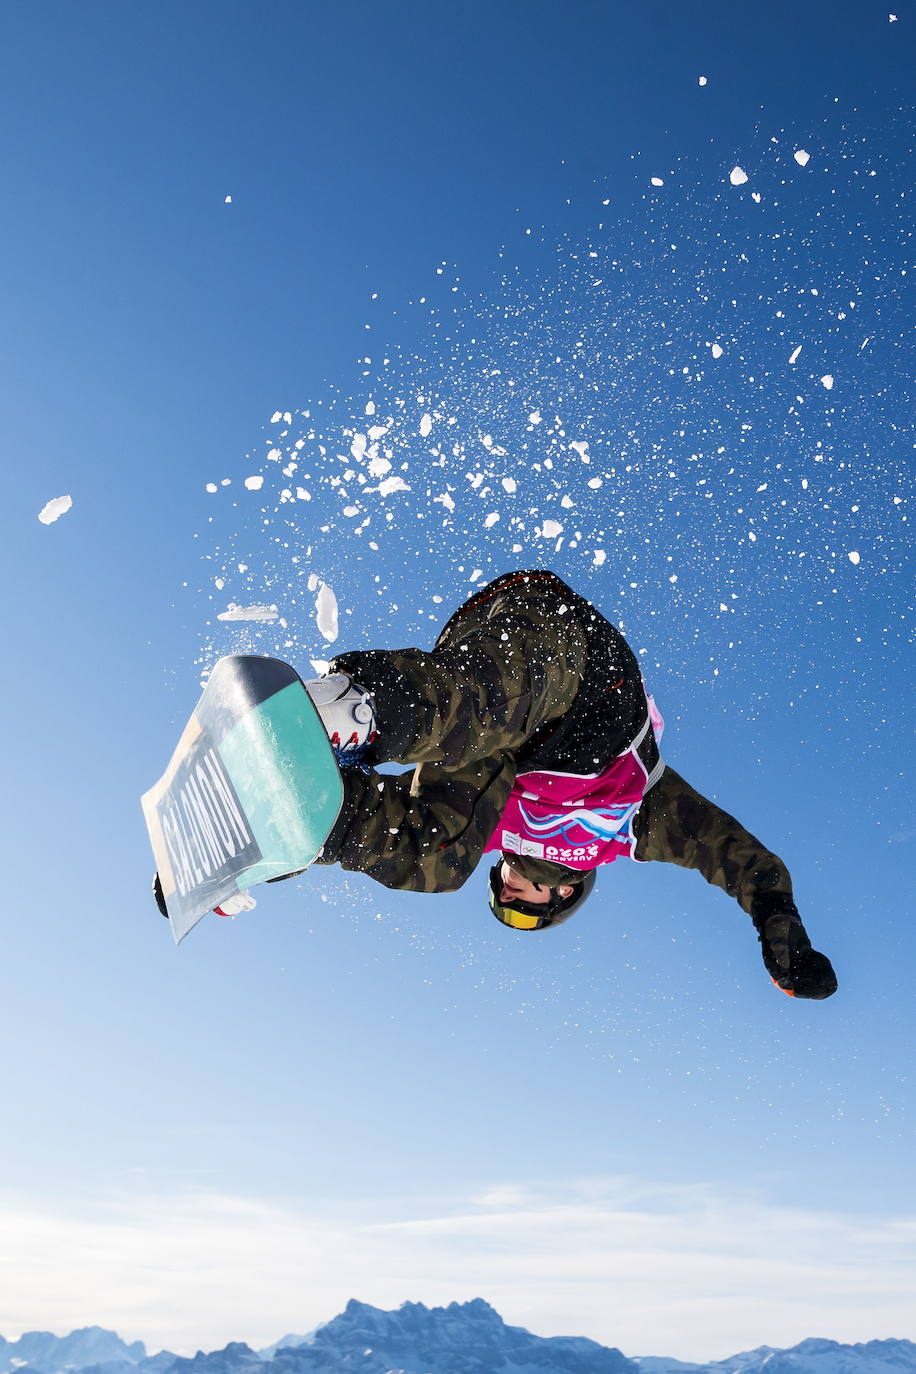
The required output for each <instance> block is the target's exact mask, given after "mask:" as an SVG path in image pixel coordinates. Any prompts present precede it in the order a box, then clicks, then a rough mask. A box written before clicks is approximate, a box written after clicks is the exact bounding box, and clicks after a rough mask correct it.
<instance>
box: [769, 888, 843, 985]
mask: <svg viewBox="0 0 916 1374" xmlns="http://www.w3.org/2000/svg"><path fill="white" fill-rule="evenodd" d="M752 919H753V922H754V925H755V927H756V929H757V934H758V938H759V940H760V946H761V953H762V955H763V962H764V965H765V966H766V971H767V973H768V974H769V975H770V977H771V978H772V980H773V982H774V983H775V984H776V986H777V987H778V988H781V989H782V991H783V992H785V993H788V995H789V996H790V997H809V998H813V999H815V1000H817V1001H822V1000H823V999H824V998H825V997H832V996H833V994H834V993H835V992H836V990H837V981H836V974H835V973H834V971H833V966H832V965H831V963H830V960H829V959H828V958H827V956H826V954H821V953H819V951H818V950H816V949H812V948H811V941H810V940H809V939H808V935H807V933H806V931H805V927H804V926H803V925H802V920H801V917H800V916H799V914H798V912H797V910H796V909H795V905H794V903H793V902H791V901H790V900H789V899H787V898H786V897H785V896H784V895H782V894H780V893H776V892H768V893H765V894H764V895H763V896H762V897H761V898H759V899H758V901H757V902H755V903H754V911H753V916H752Z"/></svg>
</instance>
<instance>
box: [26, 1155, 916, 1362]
mask: <svg viewBox="0 0 916 1374" xmlns="http://www.w3.org/2000/svg"><path fill="white" fill-rule="evenodd" d="M375 1205H376V1204H374V1206H375ZM356 1210H357V1209H356V1207H355V1206H354V1207H353V1208H352V1209H351V1212H350V1214H349V1215H348V1216H346V1217H345V1216H343V1215H341V1214H337V1215H334V1216H326V1215H322V1216H318V1215H310V1214H309V1213H307V1212H305V1211H303V1210H299V1209H296V1208H294V1207H283V1206H280V1205H277V1204H275V1203H271V1202H267V1201H261V1200H257V1199H250V1198H237V1197H227V1196H220V1195H212V1194H203V1195H193V1196H191V1195H188V1196H184V1195H175V1196H170V1197H161V1196H151V1195H144V1196H136V1197H121V1198H119V1199H108V1200H105V1201H102V1200H99V1201H97V1202H96V1203H95V1204H94V1206H93V1208H92V1215H86V1214H83V1215H78V1214H76V1213H75V1212H73V1211H70V1212H68V1213H62V1212H61V1213H54V1212H52V1211H50V1210H48V1209H43V1208H41V1207H38V1206H30V1205H27V1204H25V1203H22V1202H20V1204H19V1205H18V1206H16V1205H13V1204H12V1203H8V1204H7V1205H6V1206H2V1205H0V1234H2V1236H3V1249H2V1252H0V1293H2V1300H0V1304H2V1305H0V1330H2V1331H3V1332H4V1334H5V1335H7V1336H8V1337H9V1336H12V1335H14V1334H15V1333H17V1332H20V1331H22V1330H25V1329H34V1328H36V1327H38V1328H43V1329H52V1330H55V1331H57V1332H59V1333H63V1332H65V1331H69V1330H70V1329H72V1328H73V1327H76V1326H84V1325H87V1324H89V1323H93V1322H97V1323H99V1324H101V1325H104V1326H109V1327H112V1328H114V1329H116V1330H118V1331H119V1332H120V1334H121V1335H122V1336H124V1337H125V1338H126V1339H137V1338H140V1339H143V1340H145V1341H146V1342H147V1346H148V1348H149V1349H150V1351H153V1350H155V1349H158V1348H159V1347H160V1346H165V1347H167V1348H169V1349H172V1350H175V1351H176V1352H178V1353H193V1351H194V1350H196V1349H198V1348H202V1349H213V1348H218V1347H221V1346H223V1345H225V1344H226V1342H227V1341H229V1340H246V1341H248V1342H249V1344H251V1345H253V1346H255V1347H257V1346H260V1345H266V1344H268V1343H270V1342H271V1341H274V1340H276V1339H277V1338H278V1337H279V1336H280V1335H281V1334H283V1333H284V1332H287V1331H290V1330H296V1331H303V1332H304V1331H307V1330H309V1329H310V1328H312V1327H313V1326H315V1325H317V1324H318V1323H319V1322H322V1321H327V1320H328V1319H330V1318H331V1317H332V1316H334V1315H335V1314H336V1313H337V1312H338V1311H340V1309H341V1308H342V1307H343V1306H344V1304H345V1303H346V1301H347V1299H348V1298H350V1297H358V1298H361V1299H363V1300H364V1301H366V1302H371V1303H374V1304H376V1305H377V1306H380V1307H398V1306H400V1304H401V1303H402V1302H403V1301H404V1300H406V1299H411V1300H417V1301H422V1302H426V1303H428V1304H429V1305H435V1304H441V1303H446V1302H450V1301H452V1300H459V1301H460V1300H465V1299H468V1298H471V1297H475V1296H481V1297H485V1298H486V1299H488V1301H490V1302H492V1303H493V1305H494V1306H495V1307H496V1308H497V1310H498V1311H499V1312H500V1313H501V1314H502V1315H503V1317H504V1318H505V1319H506V1321H508V1322H510V1323H511V1324H514V1325H520V1326H527V1327H529V1328H530V1329H531V1330H533V1331H535V1332H537V1333H538V1334H539V1335H561V1334H563V1335H585V1336H591V1337H592V1338H593V1339H595V1340H599V1341H601V1342H603V1343H605V1344H608V1345H617V1346H619V1347H620V1348H621V1349H623V1350H624V1351H625V1353H627V1354H630V1355H634V1354H643V1355H645V1354H656V1355H662V1354H668V1355H675V1356H677V1357H679V1358H681V1359H697V1360H709V1359H714V1358H721V1357H723V1356H725V1355H728V1354H733V1353H735V1352H736V1351H738V1350H740V1349H747V1348H749V1347H753V1346H756V1345H759V1344H763V1343H767V1344H771V1345H778V1346H785V1345H792V1344H794V1343H795V1342H796V1341H799V1340H801V1339H803V1338H804V1337H805V1336H811V1335H821V1336H829V1337H832V1338H833V1339H835V1340H847V1341H856V1340H868V1339H873V1338H876V1337H884V1336H890V1335H898V1336H906V1335H912V1331H911V1330H910V1327H911V1317H910V1313H911V1310H912V1273H913V1269H914V1263H916V1218H912V1217H899V1218H885V1219H882V1218H874V1217H870V1218H868V1219H865V1220H863V1219H862V1218H859V1217H855V1216H852V1215H843V1214H839V1213H834V1212H818V1211H814V1210H812V1209H804V1208H796V1207H792V1206H790V1205H787V1204H784V1203H783V1204H777V1205H774V1204H771V1203H770V1202H769V1201H768V1200H767V1199H766V1198H765V1197H760V1196H756V1195H754V1194H752V1193H750V1192H748V1193H733V1192H732V1193H726V1192H723V1191H720V1190H716V1189H713V1188H705V1187H695V1186H694V1187H676V1186H675V1187H664V1186H663V1187H659V1186H657V1185H653V1184H649V1183H645V1182H640V1181H639V1180H636V1179H631V1178H628V1179H585V1180H581V1181H579V1182H578V1183H574V1184H568V1185H565V1186H562V1187H553V1186H546V1187H545V1186H540V1185H538V1184H536V1183H534V1184H528V1185H526V1184H524V1183H502V1182H500V1181H494V1183H493V1184H492V1185H491V1186H490V1187H488V1188H482V1189H480V1190H479V1191H478V1192H477V1193H475V1195H474V1197H473V1198H469V1199H468V1201H467V1205H466V1206H465V1207H463V1208H459V1209H456V1210H455V1211H454V1212H451V1211H446V1210H444V1209H443V1210H441V1211H438V1212H437V1211H436V1209H435V1208H431V1207H426V1208H425V1209H423V1212H422V1213H421V1212H420V1209H419V1207H418V1206H417V1205H416V1204H414V1209H413V1213H414V1214H413V1216H408V1217H407V1219H405V1217H404V1213H405V1211H406V1212H409V1211H410V1204H409V1203H405V1202H404V1201H401V1202H399V1203H395V1202H393V1203H392V1205H391V1220H388V1221H386V1220H374V1221H372V1222H371V1223H370V1224H361V1223H360V1222H358V1221H354V1220H353V1219H352V1214H353V1213H355V1212H356Z"/></svg>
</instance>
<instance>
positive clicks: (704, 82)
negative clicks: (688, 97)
mask: <svg viewBox="0 0 916 1374" xmlns="http://www.w3.org/2000/svg"><path fill="white" fill-rule="evenodd" d="M697 85H698V86H705V85H706V77H705V76H701V77H700V79H699V81H698V82H697Z"/></svg>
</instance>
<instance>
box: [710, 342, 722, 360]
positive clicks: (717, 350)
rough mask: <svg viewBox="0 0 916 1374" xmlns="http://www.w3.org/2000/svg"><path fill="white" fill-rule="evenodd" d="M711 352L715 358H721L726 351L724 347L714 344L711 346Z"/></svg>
mask: <svg viewBox="0 0 916 1374" xmlns="http://www.w3.org/2000/svg"><path fill="white" fill-rule="evenodd" d="M709 351H710V352H711V353H712V356H713V357H714V358H721V357H722V354H723V353H724V352H725V349H724V348H723V347H722V345H721V344H717V343H714V344H711V345H710V350H709Z"/></svg>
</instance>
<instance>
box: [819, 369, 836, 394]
mask: <svg viewBox="0 0 916 1374" xmlns="http://www.w3.org/2000/svg"><path fill="white" fill-rule="evenodd" d="M821 386H825V387H826V388H827V390H828V391H832V390H833V378H832V377H831V375H830V373H829V372H828V373H827V375H826V377H822V378H821Z"/></svg>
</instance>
